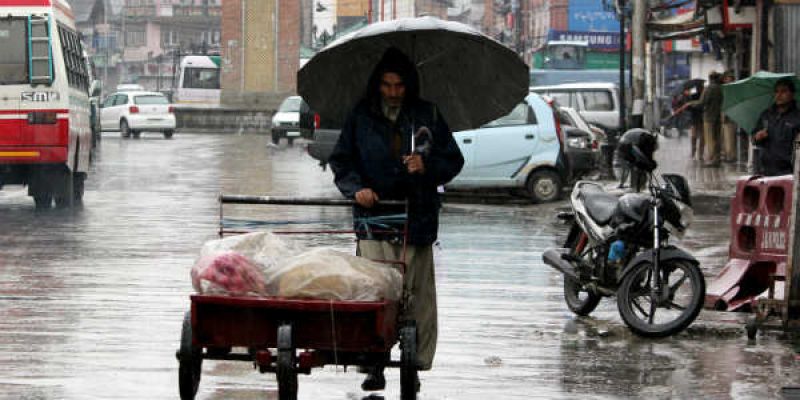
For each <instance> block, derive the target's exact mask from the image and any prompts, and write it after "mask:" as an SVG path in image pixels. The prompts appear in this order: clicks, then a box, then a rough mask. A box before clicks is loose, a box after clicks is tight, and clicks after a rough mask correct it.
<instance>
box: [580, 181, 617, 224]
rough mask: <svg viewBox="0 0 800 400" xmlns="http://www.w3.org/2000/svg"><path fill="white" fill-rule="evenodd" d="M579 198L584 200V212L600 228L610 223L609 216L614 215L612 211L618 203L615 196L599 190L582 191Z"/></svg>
mask: <svg viewBox="0 0 800 400" xmlns="http://www.w3.org/2000/svg"><path fill="white" fill-rule="evenodd" d="M590 187H591V186H590ZM588 188H589V187H587V189H588ZM581 197H582V198H583V199H584V200H583V204H584V205H586V211H588V212H589V216H590V217H592V219H593V220H594V222H596V223H597V224H598V225H600V226H602V225H606V224H608V223H609V222H610V221H611V216H612V215H614V210H615V209H616V208H617V203H619V198H618V197H617V196H614V195H613V194H608V193H606V192H604V191H602V189H599V188H592V189H588V190H583V189H582V190H581Z"/></svg>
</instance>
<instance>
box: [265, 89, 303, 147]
mask: <svg viewBox="0 0 800 400" xmlns="http://www.w3.org/2000/svg"><path fill="white" fill-rule="evenodd" d="M302 118H309V119H310V118H313V117H311V111H310V109H309V108H308V104H306V102H305V101H304V100H303V98H302V97H300V96H289V97H287V98H286V99H284V100H283V102H282V103H281V105H280V106H279V107H278V110H277V112H275V115H274V116H273V117H272V143H274V144H278V142H279V141H280V140H281V138H286V141H287V142H288V143H289V144H290V145H291V144H292V142H294V140H295V139H296V138H299V137H302V138H304V139H311V135H312V130H311V129H308V128H309V127H310V125H311V124H312V122H311V121H308V120H307V121H306V122H307V123H306V124H305V125H306V126H303V125H304V124H302V123H301V119H302Z"/></svg>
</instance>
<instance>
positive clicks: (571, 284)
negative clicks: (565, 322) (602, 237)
mask: <svg viewBox="0 0 800 400" xmlns="http://www.w3.org/2000/svg"><path fill="white" fill-rule="evenodd" d="M585 236H586V234H585V233H584V232H583V231H582V230H581V227H580V226H578V224H577V223H574V222H573V223H572V227H571V228H570V230H569V235H567V241H566V243H564V247H565V248H567V249H569V252H570V255H573V256H578V255H580V254H581V252H583V247H584V246H585V245H586V239H585ZM581 239H583V240H581ZM601 298H602V296H600V295H599V294H597V293H595V292H593V291H591V290H588V289H586V287H584V286H583V285H582V284H581V283H580V282H578V281H577V280H575V279H573V278H571V277H569V276H567V275H564V301H565V302H566V303H567V307H569V309H570V310H571V311H572V312H573V313H575V314H576V315H580V316H586V315H589V314H590V313H591V312H592V311H594V309H595V308H597V305H598V304H599V303H600V299H601Z"/></svg>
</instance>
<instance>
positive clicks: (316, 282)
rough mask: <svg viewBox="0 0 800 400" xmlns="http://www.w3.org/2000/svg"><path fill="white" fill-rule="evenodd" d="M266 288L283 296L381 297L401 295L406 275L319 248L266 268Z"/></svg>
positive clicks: (330, 298) (338, 298)
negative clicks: (275, 266) (276, 265)
mask: <svg viewBox="0 0 800 400" xmlns="http://www.w3.org/2000/svg"><path fill="white" fill-rule="evenodd" d="M265 272H266V276H265V278H266V285H267V292H268V293H271V294H274V295H276V296H280V297H289V298H313V299H323V300H353V301H379V300H383V299H386V300H390V301H396V300H398V299H400V295H401V293H402V290H403V276H402V274H400V272H399V270H398V269H397V268H396V267H395V266H394V265H391V264H383V263H378V262H375V261H371V260H368V259H366V258H363V257H356V256H351V255H349V254H345V253H342V252H340V251H336V250H332V249H326V248H320V249H314V250H311V251H307V252H305V253H303V254H300V255H298V256H295V257H292V258H290V259H287V260H286V261H285V262H284V263H282V264H281V265H280V266H278V267H277V268H270V269H266V270H265Z"/></svg>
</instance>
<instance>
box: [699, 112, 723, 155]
mask: <svg viewBox="0 0 800 400" xmlns="http://www.w3.org/2000/svg"><path fill="white" fill-rule="evenodd" d="M720 125H721V124H720V122H719V121H703V134H704V136H705V140H706V154H707V155H708V156H707V160H706V161H708V162H712V163H713V162H717V161H719V138H720V135H721V132H720V129H721V126H720ZM701 154H702V153H701Z"/></svg>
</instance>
